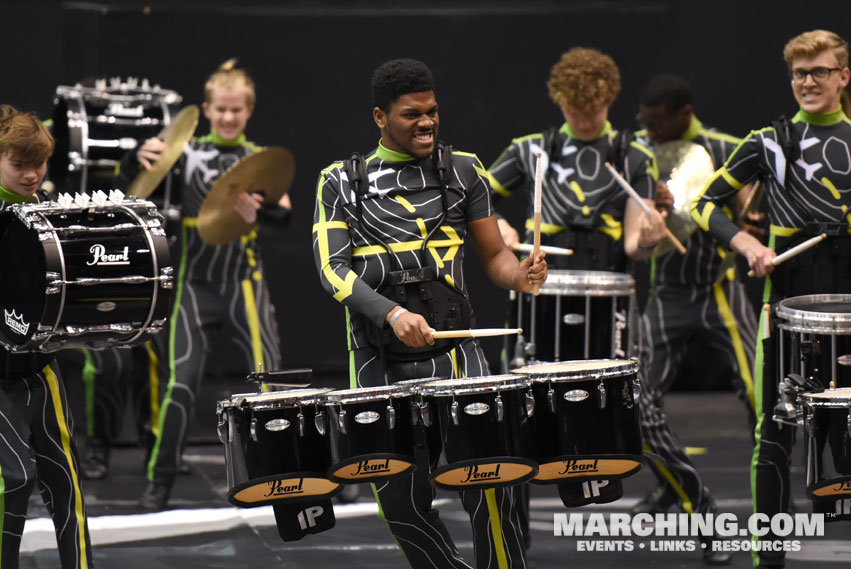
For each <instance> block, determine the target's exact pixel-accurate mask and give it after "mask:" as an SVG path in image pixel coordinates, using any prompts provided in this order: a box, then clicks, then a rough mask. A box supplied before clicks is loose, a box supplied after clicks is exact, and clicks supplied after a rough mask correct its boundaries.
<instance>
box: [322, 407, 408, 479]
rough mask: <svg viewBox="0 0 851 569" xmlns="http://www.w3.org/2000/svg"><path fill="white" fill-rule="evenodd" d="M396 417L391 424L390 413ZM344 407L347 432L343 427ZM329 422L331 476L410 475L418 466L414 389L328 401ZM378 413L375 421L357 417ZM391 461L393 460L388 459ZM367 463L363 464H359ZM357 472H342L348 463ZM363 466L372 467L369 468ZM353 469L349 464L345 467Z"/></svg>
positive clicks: (378, 476) (380, 476) (342, 477)
mask: <svg viewBox="0 0 851 569" xmlns="http://www.w3.org/2000/svg"><path fill="white" fill-rule="evenodd" d="M388 407H390V408H392V409H393V412H394V413H395V419H394V420H393V427H392V428H391V427H390V422H391V420H390V413H389V411H388ZM341 411H345V413H344V414H343V417H344V419H343V420H344V422H345V432H343V430H342V429H341V427H340V421H341V419H340V416H341ZM326 413H327V417H328V420H327V425H328V432H329V435H330V439H331V457H332V464H331V467H330V469H329V470H328V473H329V478H331V479H332V480H336V481H338V482H345V483H360V482H376V481H379V480H384V479H387V478H393V477H395V476H403V475H408V474H410V473H411V472H413V470H414V469H415V468H416V460H415V457H414V414H413V409H412V402H411V396H410V393H408V394H406V395H402V396H395V397H386V398H380V399H374V400H369V401H347V402H337V403H326ZM361 414H364V415H370V414H374V416H375V417H376V419H375V420H374V421H372V422H368V423H366V422H359V421H358V420H357V419H356V417H358V416H364V415H361ZM386 461H391V462H389V463H388V462H386ZM360 463H364V464H362V465H361V467H358V464H360ZM349 465H352V466H351V469H352V470H351V472H353V473H355V472H356V473H357V474H356V475H355V477H353V478H350V477H348V475H347V476H343V475H342V470H343V468H344V467H345V466H349ZM362 468H367V469H370V470H369V472H367V471H363V470H362ZM345 470H346V471H349V468H346V469H345Z"/></svg>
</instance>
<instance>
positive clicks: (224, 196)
mask: <svg viewBox="0 0 851 569" xmlns="http://www.w3.org/2000/svg"><path fill="white" fill-rule="evenodd" d="M293 176H295V160H294V159H293V155H292V154H291V153H290V151H289V150H287V149H286V148H280V147H270V148H266V149H264V150H261V151H259V152H255V153H254V154H249V155H248V156H246V157H245V158H243V159H242V160H240V161H239V162H237V163H236V164H235V165H233V166H232V167H231V168H230V169H228V171H227V172H225V173H224V175H223V176H222V177H221V178H219V179H218V180H216V182H215V183H214V184H213V187H212V189H211V190H210V193H209V194H208V195H207V197H206V198H205V199H204V203H203V204H201V211H199V212H198V234H199V235H200V236H201V239H203V240H204V241H205V242H206V243H208V244H210V245H221V244H223V243H227V242H229V241H233V240H234V239H238V238H239V237H241V236H243V235H245V234H246V233H248V231H249V230H250V229H251V227H252V225H251V224H248V223H245V221H244V220H243V219H242V217H240V216H239V214H238V213H237V212H236V211H235V210H234V209H233V206H234V204H235V203H236V198H237V196H238V195H239V194H240V193H242V192H263V197H264V202H265V203H266V204H268V205H270V206H271V205H274V204H277V203H278V200H280V199H281V196H283V195H284V194H285V193H287V191H288V190H289V189H290V185H292V183H293Z"/></svg>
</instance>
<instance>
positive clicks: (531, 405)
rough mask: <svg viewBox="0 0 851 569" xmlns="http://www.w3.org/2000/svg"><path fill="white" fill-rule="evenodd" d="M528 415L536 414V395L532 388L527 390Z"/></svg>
mask: <svg viewBox="0 0 851 569" xmlns="http://www.w3.org/2000/svg"><path fill="white" fill-rule="evenodd" d="M525 399H526V416H527V417H531V416H532V415H534V414H535V395H534V394H533V393H532V391H531V390H529V391H527V392H526V396H525Z"/></svg>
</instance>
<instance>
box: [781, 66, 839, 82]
mask: <svg viewBox="0 0 851 569" xmlns="http://www.w3.org/2000/svg"><path fill="white" fill-rule="evenodd" d="M834 71H842V67H813V68H812V69H793V70H792V71H790V72H789V77H791V78H792V81H793V82H795V83H803V82H804V81H806V80H807V75H812V76H813V80H814V81H824V80H825V79H827V78H828V77H830V74H831V73H833V72H834Z"/></svg>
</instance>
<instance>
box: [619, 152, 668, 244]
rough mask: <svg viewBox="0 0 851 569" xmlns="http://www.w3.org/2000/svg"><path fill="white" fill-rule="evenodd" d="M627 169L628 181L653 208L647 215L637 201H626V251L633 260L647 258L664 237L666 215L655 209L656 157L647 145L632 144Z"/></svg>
mask: <svg viewBox="0 0 851 569" xmlns="http://www.w3.org/2000/svg"><path fill="white" fill-rule="evenodd" d="M624 170H625V177H626V178H627V181H629V184H630V185H631V186H632V187H633V188H634V189H635V191H636V192H637V193H638V195H639V196H641V198H642V200H643V201H644V203H645V204H646V205H647V207H648V208H649V209H650V214H649V215H648V214H646V213H644V211H642V209H641V207H640V206H639V205H638V204H637V203H636V202H635V200H633V199H627V201H626V210H625V211H624V220H623V235H624V236H623V240H624V241H623V246H624V252H625V253H626V255H627V256H628V257H629V258H631V259H635V260H642V259H647V258H649V257H650V256H651V255H652V254H653V249H654V248H655V247H656V245H657V244H658V243H659V241H661V240H662V239H664V237H665V218H666V216H667V214H660V213H659V212H658V211H657V210H656V202H655V199H656V185H657V184H656V181H657V179H658V178H659V171H658V167H657V166H656V157H655V156H654V155H653V153H652V152H651V151H650V149H649V148H647V147H646V146H645V145H643V144H641V143H639V142H636V141H633V142H631V143H630V147H629V151H628V153H627V157H626V161H625V162H624Z"/></svg>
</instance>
